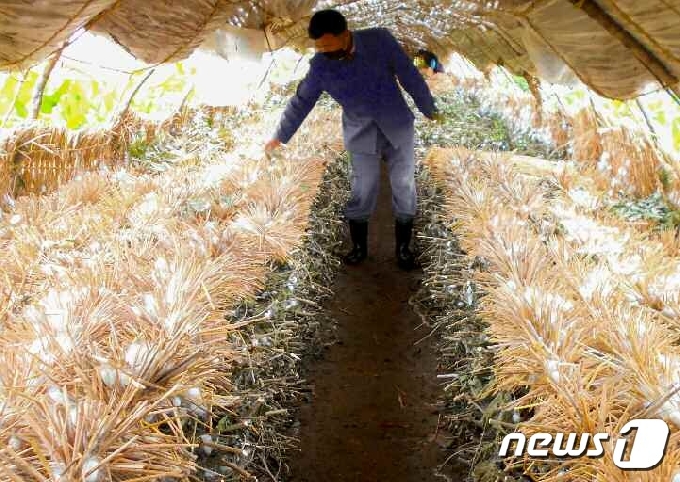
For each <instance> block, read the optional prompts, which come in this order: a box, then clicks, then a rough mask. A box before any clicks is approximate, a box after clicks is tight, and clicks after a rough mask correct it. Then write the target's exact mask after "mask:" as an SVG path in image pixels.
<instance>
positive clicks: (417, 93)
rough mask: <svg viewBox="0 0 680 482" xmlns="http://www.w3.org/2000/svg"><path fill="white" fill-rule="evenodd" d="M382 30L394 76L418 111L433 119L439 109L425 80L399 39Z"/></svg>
mask: <svg viewBox="0 0 680 482" xmlns="http://www.w3.org/2000/svg"><path fill="white" fill-rule="evenodd" d="M380 30H381V31H382V33H383V36H384V41H385V50H386V52H387V54H388V56H389V62H390V65H391V67H392V70H393V71H394V74H395V75H396V76H397V79H399V83H400V84H401V85H402V87H404V89H405V90H406V92H408V93H409V95H410V96H411V97H412V98H413V101H414V102H415V103H416V106H417V107H418V110H419V111H420V112H422V113H423V114H424V115H425V117H429V118H431V117H432V116H433V115H434V113H435V112H436V110H437V108H436V106H435V104H434V98H433V97H432V93H431V92H430V88H429V87H428V86H427V83H426V82H425V79H423V76H422V75H420V72H418V69H417V68H416V66H415V65H413V62H411V59H410V58H409V56H408V55H407V54H406V52H404V49H403V48H402V47H401V45H399V42H397V39H396V38H394V35H392V33H391V32H390V31H389V30H387V29H380Z"/></svg>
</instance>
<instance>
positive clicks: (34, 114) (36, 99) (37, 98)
mask: <svg viewBox="0 0 680 482" xmlns="http://www.w3.org/2000/svg"><path fill="white" fill-rule="evenodd" d="M63 51H64V47H62V48H60V49H59V50H57V51H56V52H54V53H53V54H52V56H51V57H50V59H49V60H48V61H47V65H45V70H43V72H42V74H41V75H40V77H39V78H38V82H36V84H35V87H34V89H33V98H32V99H31V119H33V120H35V119H37V118H38V116H39V115H40V107H41V105H42V98H43V94H44V92H45V87H47V82H48V81H49V80H50V74H52V70H54V67H55V66H56V65H57V62H59V59H60V58H61V53H62V52H63Z"/></svg>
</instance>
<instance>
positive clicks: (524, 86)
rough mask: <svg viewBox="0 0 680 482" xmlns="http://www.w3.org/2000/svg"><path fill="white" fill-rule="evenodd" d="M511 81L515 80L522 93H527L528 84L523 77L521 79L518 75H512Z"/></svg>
mask: <svg viewBox="0 0 680 482" xmlns="http://www.w3.org/2000/svg"><path fill="white" fill-rule="evenodd" d="M512 77H513V79H514V80H515V84H517V86H518V87H519V88H520V89H522V90H523V91H524V92H529V91H530V89H529V82H527V79H525V78H524V77H521V76H519V75H513V76H512Z"/></svg>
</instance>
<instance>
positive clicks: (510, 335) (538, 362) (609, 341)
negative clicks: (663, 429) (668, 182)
mask: <svg viewBox="0 0 680 482" xmlns="http://www.w3.org/2000/svg"><path fill="white" fill-rule="evenodd" d="M426 164H427V165H428V167H429V168H430V170H431V172H432V174H433V176H434V177H435V178H436V179H438V180H439V181H440V182H441V186H442V187H443V188H444V190H445V193H446V194H447V205H448V206H449V209H451V210H452V212H455V213H456V220H457V221H456V225H455V229H456V231H457V232H458V233H459V235H460V237H461V245H462V247H463V249H464V250H466V252H467V256H469V257H471V258H472V259H474V258H475V257H477V258H482V259H484V260H485V266H487V267H488V269H487V270H485V271H484V272H481V273H476V274H475V279H476V281H478V282H479V283H480V285H481V286H483V287H484V288H485V296H484V298H483V299H482V302H481V305H480V307H481V311H480V314H481V315H482V317H483V318H484V319H485V320H486V321H487V322H488V324H489V335H490V337H491V339H492V340H493V341H495V342H496V344H497V347H498V351H497V355H496V362H497V365H496V367H495V372H496V387H497V388H498V389H502V390H506V391H507V392H510V393H516V392H517V389H518V388H519V387H521V386H528V387H529V391H528V393H527V394H526V395H525V396H523V397H521V398H520V399H518V400H517V401H516V402H515V406H518V407H521V406H524V407H526V406H535V407H536V408H535V410H534V413H533V415H532V416H531V417H530V419H528V420H526V421H525V422H524V423H523V424H522V425H521V426H520V427H521V428H522V429H523V430H526V431H527V432H528V433H535V432H538V431H547V432H550V433H553V432H555V431H563V432H567V433H571V432H575V433H582V432H589V433H592V432H597V431H613V430H616V429H617V428H620V424H622V423H625V421H626V420H627V419H629V418H632V417H633V416H634V415H643V416H651V417H663V418H665V419H666V420H667V421H669V422H670V423H672V424H674V425H676V426H677V425H678V424H680V419H679V418H678V417H679V416H680V410H678V408H680V405H679V404H678V401H677V400H676V399H677V396H676V395H674V392H675V389H674V387H675V386H676V377H677V364H676V362H675V361H674V360H675V357H674V355H673V353H674V351H675V346H674V340H675V336H674V335H673V332H672V331H671V329H674V327H673V326H672V325H671V324H667V322H668V321H669V320H664V318H663V316H662V314H663V311H662V307H661V306H658V305H657V306H651V305H649V304H645V303H644V299H643V297H641V296H639V295H640V294H641V287H643V286H647V288H650V285H649V282H648V281H646V280H647V279H648V278H649V279H654V278H655V277H657V276H659V272H660V268H661V266H664V265H667V264H668V263H669V258H668V257H667V256H665V254H664V253H663V250H662V246H661V245H660V244H659V243H651V244H650V243H649V242H648V240H647V238H645V236H644V235H643V234H641V233H640V232H639V231H637V230H635V229H634V228H630V227H628V226H626V225H625V224H624V223H621V222H620V221H619V222H616V221H615V220H613V219H608V218H607V217H605V216H601V217H600V219H594V218H593V213H594V212H595V211H594V209H593V208H592V207H589V208H579V207H577V206H575V205H574V204H573V201H572V200H571V199H570V198H569V197H567V196H564V195H559V196H557V197H555V194H554V193H552V194H551V196H552V197H551V199H550V202H549V203H548V201H547V198H545V197H544V195H543V193H542V191H541V188H540V187H539V185H538V184H537V181H531V180H528V178H526V177H523V176H521V175H519V174H518V173H517V172H516V171H514V170H513V169H512V168H509V167H508V165H507V164H506V165H504V163H503V162H501V161H498V160H493V159H488V157H487V158H484V157H481V158H477V159H474V158H470V157H463V156H459V157H453V156H449V157H446V156H445V155H444V151H439V152H437V153H435V154H434V155H430V156H429V157H428V158H427V160H426ZM536 193H540V194H539V195H538V196H537V195H536ZM541 197H543V200H541ZM625 261H628V263H625ZM630 261H633V263H632V264H631V263H630ZM675 266H676V267H677V261H676V263H675ZM661 271H662V270H661ZM657 303H658V300H657ZM558 413H559V414H560V416H559V417H558V416H556V414H558ZM603 413H606V414H607V417H606V418H604V417H603V416H602V415H601V414H603ZM565 414H566V415H567V416H565ZM674 440H675V439H674ZM677 449H678V446H677V441H676V442H673V444H672V445H671V447H670V450H671V453H670V454H669V456H668V457H667V458H666V459H665V460H664V462H663V463H662V464H661V465H660V466H659V467H657V468H655V469H654V470H652V471H650V472H649V474H650V476H649V479H645V480H652V479H653V477H656V479H654V480H659V478H660V477H670V476H674V474H675V473H676V461H677V458H678V453H677ZM524 464H525V469H526V470H527V471H528V472H529V473H531V474H532V477H534V478H536V479H538V480H575V481H576V480H584V479H585V478H587V479H588V480H591V478H593V477H595V479H596V480H630V479H629V478H628V475H627V472H625V471H623V470H621V469H618V468H617V467H615V466H614V465H613V462H612V460H611V457H608V458H604V459H599V460H596V461H580V460H574V461H571V462H568V463H567V465H566V466H565V465H562V464H557V462H556V463H555V464H557V465H555V464H552V462H550V463H548V466H546V465H545V463H543V464H542V465H541V464H537V463H536V461H534V460H531V459H529V458H526V459H525V460H524ZM551 465H552V467H553V468H551V467H550V466H551ZM652 474H653V475H652ZM664 480H666V479H664Z"/></svg>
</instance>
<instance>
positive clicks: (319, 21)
mask: <svg viewBox="0 0 680 482" xmlns="http://www.w3.org/2000/svg"><path fill="white" fill-rule="evenodd" d="M345 30H347V20H346V19H345V17H344V16H343V15H342V14H341V13H340V12H338V11H337V10H319V11H318V12H316V13H315V14H314V15H313V16H312V18H311V20H310V21H309V28H308V29H307V32H308V33H309V38H311V39H313V40H316V39H319V38H321V37H322V36H323V35H324V34H327V33H330V34H333V35H340V34H341V33H342V32H344V31H345Z"/></svg>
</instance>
